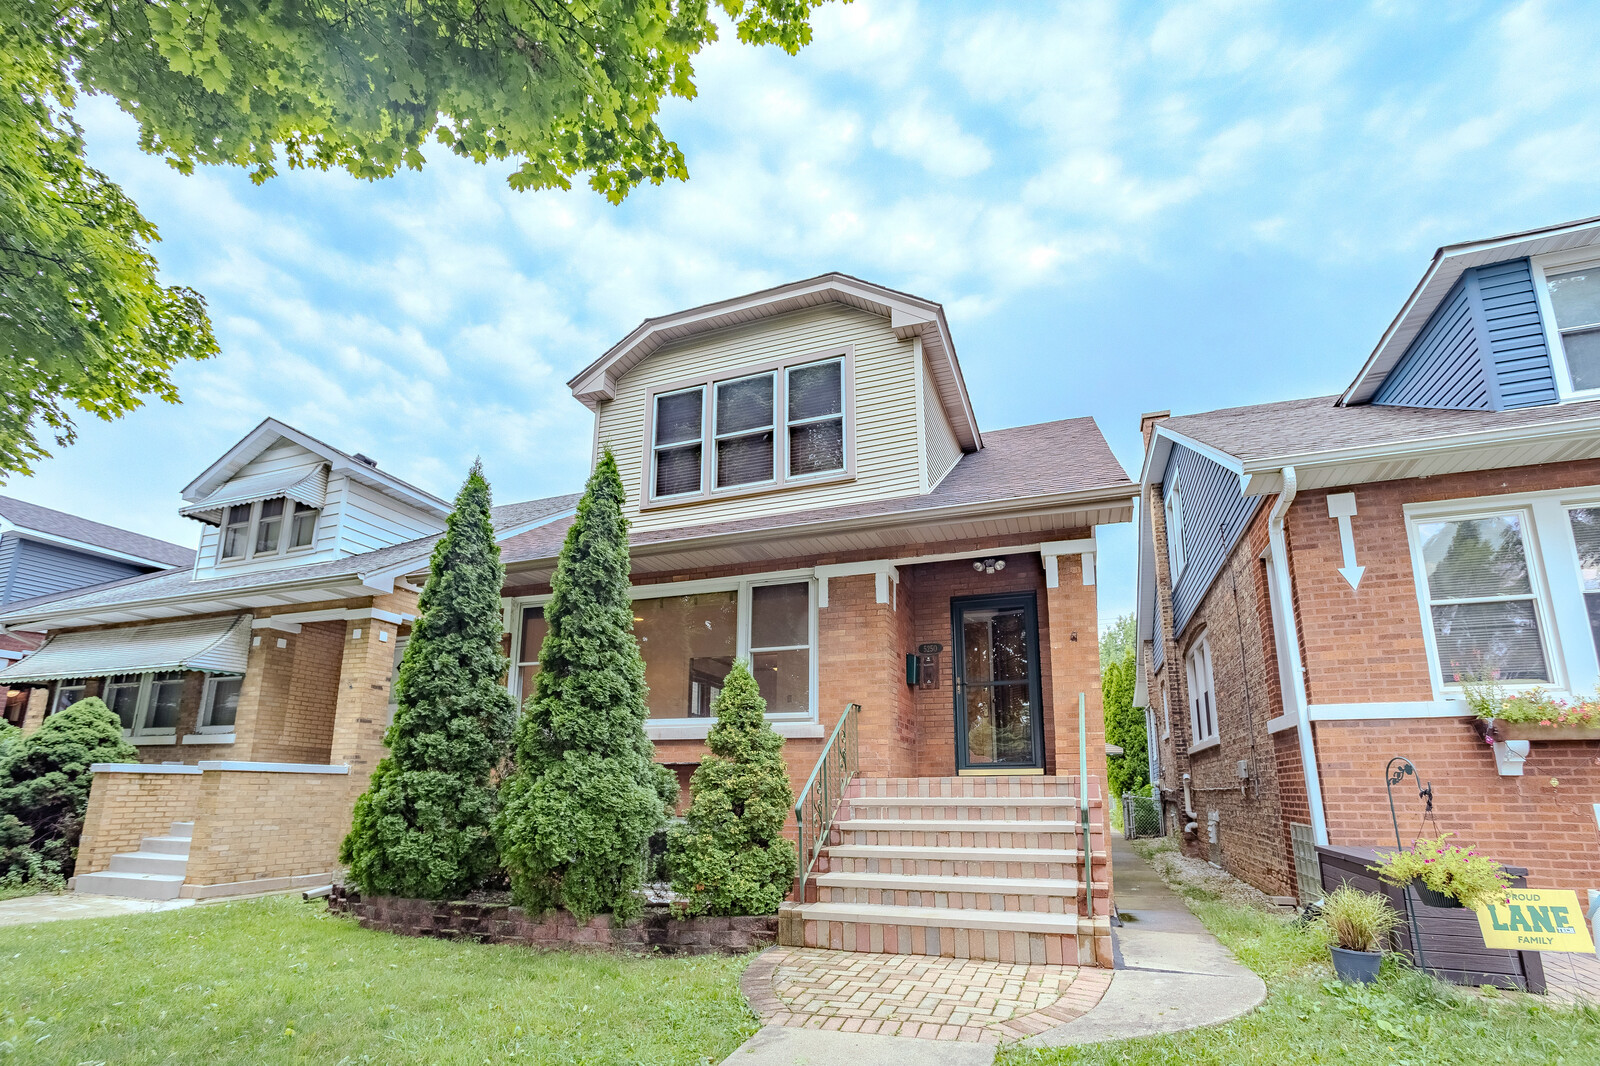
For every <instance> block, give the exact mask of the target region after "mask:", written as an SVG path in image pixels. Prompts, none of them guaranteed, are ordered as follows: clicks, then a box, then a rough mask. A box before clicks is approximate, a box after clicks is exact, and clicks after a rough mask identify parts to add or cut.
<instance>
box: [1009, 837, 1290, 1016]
mask: <svg viewBox="0 0 1600 1066" xmlns="http://www.w3.org/2000/svg"><path fill="white" fill-rule="evenodd" d="M1111 852H1112V870H1113V877H1114V878H1115V882H1116V884H1115V890H1114V892H1113V896H1114V898H1115V900H1116V904H1117V909H1118V911H1119V912H1121V913H1122V914H1125V915H1127V916H1128V917H1127V918H1126V919H1125V920H1124V923H1123V925H1122V927H1121V928H1120V929H1116V930H1114V931H1113V940H1114V942H1115V944H1116V949H1117V967H1118V968H1117V970H1116V971H1115V972H1114V973H1113V974H1112V977H1111V987H1110V988H1109V989H1107V990H1106V994H1105V996H1104V997H1103V998H1102V999H1101V1000H1100V1002H1099V1003H1098V1004H1097V1005H1096V1006H1094V1007H1093V1008H1092V1009H1090V1010H1089V1011H1087V1012H1085V1013H1084V1014H1083V1015H1082V1016H1080V1017H1078V1018H1075V1019H1073V1020H1072V1021H1070V1022H1067V1023H1066V1024H1064V1025H1059V1026H1057V1027H1055V1028H1054V1029H1051V1030H1050V1031H1048V1032H1044V1033H1040V1034H1039V1035H1038V1036H1035V1037H1033V1038H1032V1039H1030V1040H1027V1041H1025V1043H1026V1044H1027V1045H1029V1046H1035V1047H1060V1046H1065V1045H1068V1044H1096V1043H1100V1042H1102V1041H1106V1040H1125V1039H1127V1038H1129V1037H1135V1036H1151V1035H1153V1034H1157V1033H1175V1032H1179V1031H1181V1030H1184V1029H1196V1028H1199V1027H1201V1026H1206V1025H1220V1024H1221V1023H1223V1022H1226V1021H1231V1020H1232V1019H1234V1018H1237V1017H1239V1016H1240V1015H1241V1014H1246V1013H1248V1012H1249V1011H1252V1010H1254V1009H1255V1008H1256V1007H1257V1006H1259V1005H1260V1004H1261V1001H1262V1000H1263V999H1265V998H1266V995H1267V986H1266V985H1265V984H1264V983H1263V982H1262V980H1261V978H1259V977H1257V976H1256V975H1255V974H1254V973H1253V972H1252V971H1251V970H1249V969H1248V968H1246V967H1245V966H1244V965H1242V964H1241V963H1240V962H1239V961H1238V960H1237V959H1235V958H1234V957H1233V953H1232V952H1230V951H1229V950H1228V949H1227V948H1225V947H1223V946H1222V944H1221V943H1219V942H1218V940H1217V938H1216V937H1214V936H1212V935H1211V934H1210V933H1208V932H1206V928H1205V926H1203V925H1201V924H1200V919H1198V918H1196V917H1195V916H1194V914H1193V913H1191V912H1190V910H1189V908H1188V907H1187V906H1186V905H1185V904H1184V902H1183V900H1182V898H1180V897H1179V896H1178V894H1177V893H1176V892H1174V891H1173V890H1172V889H1170V888H1168V887H1167V883H1166V882H1165V881H1163V880H1161V878H1160V876H1159V875H1158V874H1157V873H1156V872H1155V870H1154V869H1152V868H1151V866H1150V864H1149V863H1147V862H1145V861H1144V859H1143V858H1141V857H1140V856H1139V853H1138V852H1136V851H1134V850H1133V848H1132V847H1130V846H1129V845H1128V843H1127V841H1125V840H1123V839H1122V838H1121V837H1120V836H1114V837H1112V838H1111Z"/></svg>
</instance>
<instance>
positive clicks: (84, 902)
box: [0, 892, 194, 925]
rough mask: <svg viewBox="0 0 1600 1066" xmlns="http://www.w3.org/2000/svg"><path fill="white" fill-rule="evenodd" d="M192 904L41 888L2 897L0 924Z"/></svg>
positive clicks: (115, 914) (108, 915) (114, 914)
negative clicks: (30, 894)
mask: <svg viewBox="0 0 1600 1066" xmlns="http://www.w3.org/2000/svg"><path fill="white" fill-rule="evenodd" d="M192 906H194V900H192V899H167V900H153V899H128V898H126V897H123V896H91V895H87V894H85V895H79V894H78V893H76V892H41V893H39V894H38V895H37V896H19V897H18V898H16V899H8V900H0V925H32V924H34V923H35V922H57V921H61V920H62V919H65V918H116V917H120V916H121V915H124V914H152V913H154V912H155V911H170V910H176V909H177V908H179V907H192Z"/></svg>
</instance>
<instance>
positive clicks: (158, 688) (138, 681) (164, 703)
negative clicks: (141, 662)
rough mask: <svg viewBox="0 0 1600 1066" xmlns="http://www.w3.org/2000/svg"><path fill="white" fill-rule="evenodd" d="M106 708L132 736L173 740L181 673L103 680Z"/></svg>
mask: <svg viewBox="0 0 1600 1066" xmlns="http://www.w3.org/2000/svg"><path fill="white" fill-rule="evenodd" d="M103 691H104V692H105V701H106V706H107V707H110V708H111V710H112V713H114V714H115V715H116V716H117V720H118V721H119V722H121V723H122V732H123V734H124V735H126V736H131V737H146V736H158V737H172V736H173V735H174V734H175V733H176V732H177V729H178V707H179V705H180V704H181V703H182V701H183V671H181V670H173V671H164V672H161V673H150V674H118V675H116V676H114V677H109V678H107V679H106V682H105V688H104V690H103Z"/></svg>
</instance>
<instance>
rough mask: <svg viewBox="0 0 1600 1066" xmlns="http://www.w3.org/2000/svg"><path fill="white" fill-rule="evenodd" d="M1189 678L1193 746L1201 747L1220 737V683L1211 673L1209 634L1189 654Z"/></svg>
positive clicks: (1190, 730)
mask: <svg viewBox="0 0 1600 1066" xmlns="http://www.w3.org/2000/svg"><path fill="white" fill-rule="evenodd" d="M1184 661H1185V664H1186V670H1187V673H1188V680H1189V736H1190V740H1189V746H1190V747H1191V748H1194V747H1198V746H1199V745H1201V744H1204V743H1206V742H1207V741H1211V740H1215V739H1216V737H1217V696H1216V682H1215V680H1214V678H1213V675H1212V672H1211V642H1210V641H1209V640H1207V639H1206V637H1205V636H1203V635H1202V636H1201V637H1200V639H1199V640H1197V641H1195V642H1194V646H1193V647H1191V648H1190V649H1189V654H1188V655H1187V656H1186V657H1185V660H1184Z"/></svg>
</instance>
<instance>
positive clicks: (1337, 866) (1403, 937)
mask: <svg viewBox="0 0 1600 1066" xmlns="http://www.w3.org/2000/svg"><path fill="white" fill-rule="evenodd" d="M1390 850H1393V849H1392V848H1391V849H1390ZM1377 861H1378V853H1377V851H1375V850H1373V849H1372V848H1356V847H1320V846H1319V847H1318V848H1317V864H1318V867H1319V869H1320V871H1321V874H1322V887H1323V888H1324V889H1325V890H1326V891H1329V892H1332V891H1333V890H1334V889H1336V888H1338V887H1339V886H1340V885H1341V884H1348V885H1350V886H1352V887H1354V888H1359V889H1360V890H1361V891H1363V892H1378V893H1381V894H1383V895H1385V896H1387V897H1388V898H1389V904H1390V906H1392V907H1393V908H1394V910H1395V913H1396V914H1398V915H1400V916H1401V918H1402V919H1404V917H1405V913H1406V904H1405V895H1404V893H1403V892H1402V890H1401V889H1400V888H1398V887H1396V886H1394V885H1388V884H1384V883H1383V882H1382V881H1380V880H1378V875H1377V874H1376V873H1374V872H1373V871H1372V870H1369V869H1367V867H1368V866H1371V865H1373V864H1374V863H1376V862H1377ZM1502 868H1503V869H1504V870H1505V872H1506V873H1507V874H1509V875H1511V883H1512V885H1514V886H1516V887H1518V888H1522V887H1526V885H1527V883H1528V871H1527V870H1525V869H1523V868H1522V867H1520V866H1504V865H1503V864H1502ZM1452 902H1454V901H1452ZM1413 911H1414V913H1415V914H1416V916H1417V929H1418V932H1419V933H1420V934H1421V936H1422V953H1423V955H1424V957H1425V958H1426V961H1427V963H1428V972H1429V973H1431V974H1433V975H1434V976H1435V977H1439V978H1441V979H1443V980H1446V981H1450V982H1452V983H1453V984H1458V985H1467V986H1469V987H1476V986H1478V985H1494V986H1495V987H1496V988H1504V989H1508V990H1514V991H1519V992H1539V993H1542V992H1544V990H1545V982H1544V964H1543V963H1542V962H1541V961H1540V958H1539V953H1538V952H1537V951H1506V950H1502V949H1499V948H1490V947H1486V946H1485V945H1484V943H1483V932H1482V930H1480V929H1479V928H1478V914H1477V912H1476V911H1471V910H1468V909H1467V908H1465V907H1461V906H1455V907H1429V906H1427V905H1426V904H1414V906H1413ZM1395 940H1396V942H1397V946H1398V951H1399V953H1400V954H1402V955H1404V956H1406V958H1408V959H1410V960H1411V961H1412V964H1413V965H1415V963H1416V955H1415V954H1414V953H1413V952H1412V949H1411V925H1410V923H1409V922H1406V921H1404V920H1402V921H1401V923H1400V925H1399V927H1398V928H1397V929H1395Z"/></svg>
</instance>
